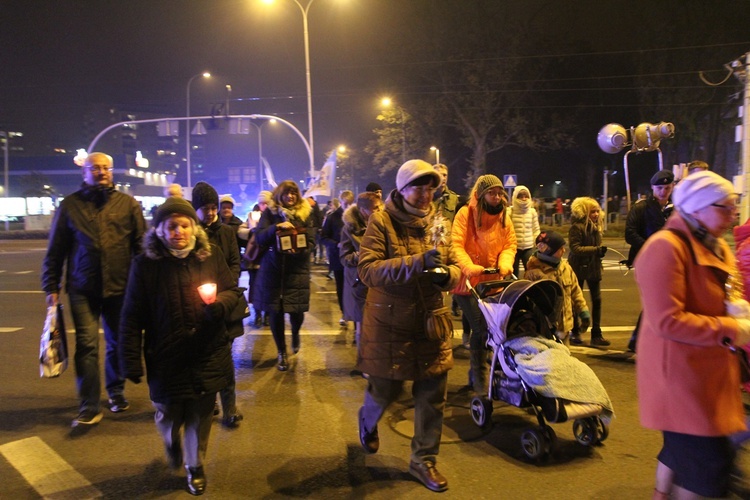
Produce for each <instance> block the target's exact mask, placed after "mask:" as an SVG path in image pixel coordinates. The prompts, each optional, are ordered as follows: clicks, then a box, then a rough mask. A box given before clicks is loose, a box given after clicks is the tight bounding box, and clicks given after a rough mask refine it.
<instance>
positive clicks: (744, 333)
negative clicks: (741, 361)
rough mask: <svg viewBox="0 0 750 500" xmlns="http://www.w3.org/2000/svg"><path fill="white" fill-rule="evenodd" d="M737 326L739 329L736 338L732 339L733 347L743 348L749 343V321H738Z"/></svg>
mask: <svg viewBox="0 0 750 500" xmlns="http://www.w3.org/2000/svg"><path fill="white" fill-rule="evenodd" d="M737 325H738V326H739V327H740V329H739V331H738V332H737V336H736V337H735V338H734V345H736V346H738V347H739V346H743V345H746V344H749V343H750V319H744V318H743V319H738V320H737Z"/></svg>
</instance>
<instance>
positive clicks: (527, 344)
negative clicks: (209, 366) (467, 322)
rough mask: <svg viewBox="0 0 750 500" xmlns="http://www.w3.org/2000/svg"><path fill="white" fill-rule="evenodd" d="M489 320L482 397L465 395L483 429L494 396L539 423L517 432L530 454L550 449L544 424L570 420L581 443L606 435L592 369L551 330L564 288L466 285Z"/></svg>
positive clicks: (602, 394)
mask: <svg viewBox="0 0 750 500" xmlns="http://www.w3.org/2000/svg"><path fill="white" fill-rule="evenodd" d="M472 293H473V294H474V295H475V297H476V298H477V300H478V302H479V308H480V310H481V311H482V314H483V316H484V318H485V320H486V321H487V327H488V330H489V336H488V339H487V344H488V346H489V347H490V348H491V350H492V353H493V354H492V363H491V366H492V367H491V371H490V373H491V380H490V384H488V385H489V390H488V394H487V395H486V396H484V395H483V396H477V397H474V398H473V399H472V401H471V416H472V418H473V420H474V422H475V423H476V424H477V425H478V426H480V427H483V428H488V427H490V426H491V424H492V420H491V416H492V409H493V407H492V401H493V400H498V401H504V402H506V403H508V404H510V405H513V406H516V407H518V408H531V409H532V411H533V412H534V414H535V415H536V417H537V421H538V423H539V426H538V427H536V428H532V429H528V430H526V431H524V432H523V434H522V436H521V445H522V447H523V451H524V453H525V454H526V456H528V457H529V458H531V459H537V458H540V457H542V456H544V455H546V454H548V453H550V452H551V451H552V448H553V446H554V443H555V440H556V437H555V433H554V431H553V430H552V427H550V426H549V425H547V422H550V423H562V422H566V421H568V420H574V423H573V433H574V435H575V438H576V440H577V441H578V442H579V443H581V444H582V445H585V446H591V445H595V444H598V443H600V442H602V441H604V440H605V439H606V438H607V435H608V434H609V429H608V425H609V421H610V419H611V417H612V416H613V412H612V403H611V401H610V399H609V396H608V395H607V392H606V390H605V389H604V387H603V386H602V384H601V382H600V381H599V379H598V377H597V376H596V374H594V372H593V371H592V370H591V368H589V367H588V365H586V364H585V363H583V362H581V361H579V360H578V359H576V358H575V357H573V356H572V355H571V354H570V351H569V350H568V348H567V347H566V346H565V345H563V344H562V343H561V342H560V340H559V339H557V337H556V336H555V335H554V332H555V324H556V322H557V318H558V317H559V314H560V307H561V304H562V302H563V301H562V289H561V287H560V285H559V284H558V283H556V282H555V281H552V280H540V281H534V282H531V281H527V280H516V281H509V280H504V281H488V282H484V283H480V284H479V285H477V287H476V289H472Z"/></svg>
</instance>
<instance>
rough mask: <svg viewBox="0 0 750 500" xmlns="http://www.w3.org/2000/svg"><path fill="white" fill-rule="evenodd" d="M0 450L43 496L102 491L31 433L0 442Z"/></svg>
mask: <svg viewBox="0 0 750 500" xmlns="http://www.w3.org/2000/svg"><path fill="white" fill-rule="evenodd" d="M0 453H2V454H3V456H4V457H5V459H6V460H8V462H9V463H10V464H11V465H12V466H13V467H14V468H15V469H16V470H17V471H18V472H19V473H20V474H21V475H22V476H23V478H24V479H25V480H26V481H27V482H28V483H29V484H30V485H31V486H32V487H33V488H34V489H35V490H36V492H37V493H39V495H40V496H42V497H43V498H76V499H83V498H101V497H102V496H103V495H102V492H101V491H99V490H98V489H97V488H96V487H94V486H93V485H92V484H91V483H90V482H89V480H88V479H86V478H85V477H83V476H82V475H81V474H80V473H79V472H78V471H76V470H75V469H73V467H71V465H70V464H69V463H68V462H66V461H65V460H64V459H63V458H62V457H61V456H60V455H58V454H57V453H56V452H55V450H53V449H52V448H50V447H49V446H48V445H47V443H45V442H44V441H42V440H41V439H40V438H39V437H37V436H34V437H30V438H26V439H21V440H19V441H13V442H11V443H6V444H4V445H2V446H0Z"/></svg>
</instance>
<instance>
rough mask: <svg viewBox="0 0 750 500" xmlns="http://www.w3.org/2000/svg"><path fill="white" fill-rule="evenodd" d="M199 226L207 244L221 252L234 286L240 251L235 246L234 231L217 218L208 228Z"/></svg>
mask: <svg viewBox="0 0 750 500" xmlns="http://www.w3.org/2000/svg"><path fill="white" fill-rule="evenodd" d="M201 225H202V226H203V229H204V230H205V231H206V234H207V235H208V241H209V243H213V244H214V245H216V246H217V247H219V249H220V250H221V253H222V255H224V258H225V259H226V261H227V266H229V270H230V271H231V272H232V276H233V277H234V279H235V284H237V283H238V282H239V279H240V249H239V247H238V246H237V235H236V233H235V229H232V227H230V226H228V225H227V224H224V223H222V222H221V219H220V218H217V219H216V220H215V221H214V222H212V223H211V224H209V225H208V226H205V225H203V224H201ZM238 227H239V226H238Z"/></svg>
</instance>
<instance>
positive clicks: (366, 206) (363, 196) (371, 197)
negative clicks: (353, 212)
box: [357, 191, 383, 212]
mask: <svg viewBox="0 0 750 500" xmlns="http://www.w3.org/2000/svg"><path fill="white" fill-rule="evenodd" d="M382 202H383V200H382V198H380V196H379V195H378V193H376V192H374V191H365V192H364V193H360V195H359V196H358V197H357V208H359V209H360V210H367V211H368V212H372V209H373V208H375V206H376V205H377V204H378V203H382Z"/></svg>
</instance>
